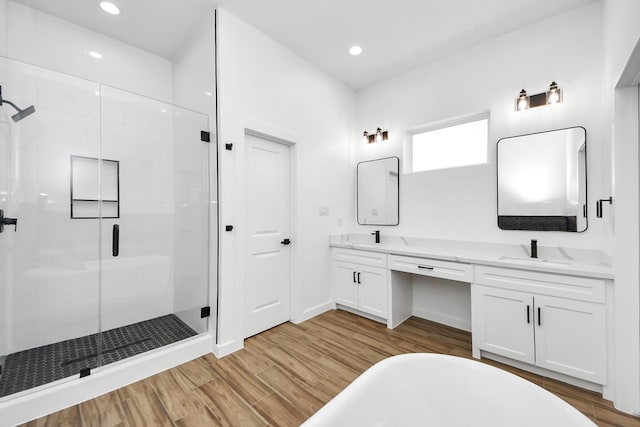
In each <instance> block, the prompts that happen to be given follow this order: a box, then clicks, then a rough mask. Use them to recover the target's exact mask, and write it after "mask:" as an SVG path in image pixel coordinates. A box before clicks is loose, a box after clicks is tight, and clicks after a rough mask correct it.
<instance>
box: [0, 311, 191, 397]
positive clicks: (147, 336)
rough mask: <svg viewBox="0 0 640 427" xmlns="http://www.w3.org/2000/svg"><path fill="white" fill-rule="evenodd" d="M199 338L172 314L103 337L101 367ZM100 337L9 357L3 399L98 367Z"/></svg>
mask: <svg viewBox="0 0 640 427" xmlns="http://www.w3.org/2000/svg"><path fill="white" fill-rule="evenodd" d="M195 335H197V333H196V332H195V331H194V330H193V329H191V328H190V327H189V326H188V325H187V324H186V323H184V322H183V321H182V320H180V319H179V318H178V317H177V316H175V315H173V314H169V315H166V316H161V317H157V318H155V319H151V320H145V321H144V322H139V323H134V324H132V325H127V326H123V327H120V328H115V329H111V330H108V331H105V332H103V333H102V349H101V351H102V364H103V365H107V364H109V363H113V362H117V361H119V360H123V359H126V358H128V357H131V356H135V355H137V354H141V353H144V352H147V351H150V350H153V349H156V348H159V347H163V346H165V345H169V344H173V343H175V342H178V341H181V340H183V339H185V338H190V337H193V336H195ZM99 339H100V334H93V335H87V336H84V337H80V338H74V339H70V340H66V341H61V342H57V343H53V344H49V345H45V346H42V347H37V348H32V349H29V350H24V351H20V352H17V353H13V354H9V355H8V356H7V358H6V360H5V361H4V366H3V367H2V374H1V375H0V397H3V396H8V395H10V394H13V393H18V392H20V391H24V390H28V389H30V388H33V387H37V386H40V385H43V384H47V383H50V382H53V381H57V380H59V379H62V378H66V377H70V376H73V375H78V374H79V372H80V370H82V369H86V368H94V367H96V366H97V363H98V360H97V354H98V344H99Z"/></svg>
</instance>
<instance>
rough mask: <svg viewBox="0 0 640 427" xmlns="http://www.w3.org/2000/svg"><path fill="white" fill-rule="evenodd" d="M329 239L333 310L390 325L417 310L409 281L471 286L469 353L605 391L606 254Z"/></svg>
mask: <svg viewBox="0 0 640 427" xmlns="http://www.w3.org/2000/svg"><path fill="white" fill-rule="evenodd" d="M330 246H331V279H332V289H333V298H334V301H335V304H336V306H337V307H338V308H345V309H348V310H350V311H354V312H356V313H359V314H362V315H364V316H367V317H369V318H372V319H374V320H377V321H380V322H383V323H386V325H387V327H389V328H395V327H397V326H398V325H400V324H401V323H402V322H404V321H405V320H406V319H407V318H408V317H410V316H412V315H414V314H415V313H414V301H413V298H414V295H415V289H414V287H415V286H429V280H430V279H429V278H433V279H434V280H437V281H438V283H440V284H441V283H443V282H444V283H450V284H451V285H452V286H454V285H458V286H460V285H461V284H470V286H469V288H470V290H469V292H470V301H471V307H470V309H471V328H470V329H471V333H472V341H473V356H474V357H476V358H480V357H488V358H492V359H496V360H499V361H502V362H505V363H508V364H511V365H514V366H518V367H521V368H523V369H527V370H530V371H534V372H538V373H541V374H543V375H546V376H550V377H554V378H557V379H560V380H563V381H566V382H570V383H573V384H576V385H578V386H581V387H584V388H588V389H591V390H595V391H598V392H602V393H603V395H604V396H605V397H606V396H607V394H608V393H607V387H606V386H607V372H608V371H609V370H610V366H609V365H610V363H611V360H612V357H611V355H610V354H609V352H610V350H609V349H610V347H611V346H610V345H608V340H609V339H610V337H611V335H612V334H611V331H610V329H611V315H610V305H611V301H612V298H611V294H612V286H613V273H612V269H611V260H610V258H609V257H608V256H607V255H606V254H605V253H603V252H601V251H594V250H581V249H563V248H551V247H540V248H538V258H531V256H530V255H531V252H530V251H531V249H530V247H529V245H509V244H485V243H478V242H461V241H445V240H432V239H416V238H406V237H387V236H385V238H384V239H383V241H382V243H378V244H376V243H373V239H372V238H371V237H370V236H369V235H355V234H352V235H337V236H332V237H331V240H330ZM442 279H446V280H444V281H443V280H442ZM463 303H464V302H463ZM466 304H468V299H467V300H466ZM431 320H438V319H431Z"/></svg>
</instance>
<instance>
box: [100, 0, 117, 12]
mask: <svg viewBox="0 0 640 427" xmlns="http://www.w3.org/2000/svg"><path fill="white" fill-rule="evenodd" d="M100 7H101V8H102V10H104V11H105V12H107V13H108V14H110V15H120V8H118V6H116V5H115V4H113V3H111V2H110V1H101V2H100Z"/></svg>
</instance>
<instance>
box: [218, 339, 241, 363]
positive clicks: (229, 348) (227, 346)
mask: <svg viewBox="0 0 640 427" xmlns="http://www.w3.org/2000/svg"><path fill="white" fill-rule="evenodd" d="M243 348H244V340H239V341H229V342H226V343H223V344H215V345H214V346H213V355H214V356H216V357H217V358H218V359H220V358H222V357H224V356H228V355H230V354H231V353H234V352H236V351H238V350H242V349H243Z"/></svg>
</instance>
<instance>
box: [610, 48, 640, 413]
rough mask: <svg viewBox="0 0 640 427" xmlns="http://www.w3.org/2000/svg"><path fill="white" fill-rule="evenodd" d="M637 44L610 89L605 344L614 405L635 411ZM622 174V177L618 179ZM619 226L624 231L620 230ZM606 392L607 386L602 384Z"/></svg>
mask: <svg viewBox="0 0 640 427" xmlns="http://www.w3.org/2000/svg"><path fill="white" fill-rule="evenodd" d="M639 85H640V42H638V43H637V44H636V46H635V48H634V50H633V52H632V53H631V55H630V57H629V60H628V62H627V65H626V67H625V69H624V70H623V72H622V75H621V76H620V79H619V80H618V82H617V84H616V86H615V88H614V111H613V114H614V116H613V129H612V136H613V141H614V142H613V144H614V147H613V183H614V185H613V200H614V204H613V206H612V213H613V222H614V227H615V228H614V229H613V252H614V258H613V259H614V274H615V282H616V283H615V286H614V291H613V292H612V293H613V298H612V300H613V307H615V310H613V313H612V316H611V317H612V320H613V322H612V323H613V325H611V326H610V329H609V331H608V333H610V338H609V340H610V342H611V343H612V344H610V345H611V346H612V347H613V349H612V351H613V357H611V358H610V360H609V362H608V363H609V372H610V375H611V376H612V377H613V378H612V381H610V385H609V386H608V387H609V388H613V390H611V391H610V393H611V392H612V393H613V395H612V397H613V399H612V400H613V402H614V405H615V407H616V409H619V410H621V411H623V412H627V413H631V414H634V415H638V414H640V385H639V384H638V382H637V378H638V375H640V314H639V309H640V290H639V289H638V286H637V283H638V282H639V281H640V264H639V262H640V216H639V209H640V200H639V196H638V194H639V193H640V151H639V150H638V143H639V142H640V93H639V91H640V87H639ZM623 178H624V179H623ZM622 230H624V232H622ZM611 383H612V385H611ZM605 391H607V388H605Z"/></svg>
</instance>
